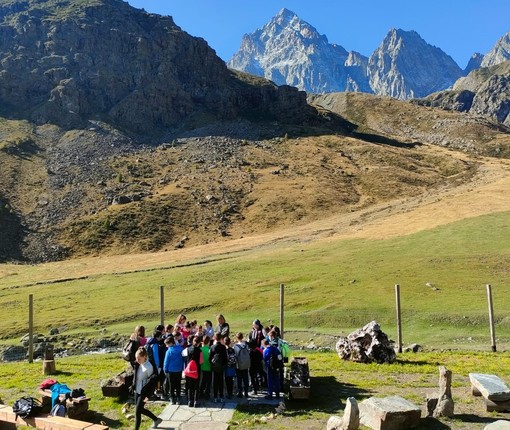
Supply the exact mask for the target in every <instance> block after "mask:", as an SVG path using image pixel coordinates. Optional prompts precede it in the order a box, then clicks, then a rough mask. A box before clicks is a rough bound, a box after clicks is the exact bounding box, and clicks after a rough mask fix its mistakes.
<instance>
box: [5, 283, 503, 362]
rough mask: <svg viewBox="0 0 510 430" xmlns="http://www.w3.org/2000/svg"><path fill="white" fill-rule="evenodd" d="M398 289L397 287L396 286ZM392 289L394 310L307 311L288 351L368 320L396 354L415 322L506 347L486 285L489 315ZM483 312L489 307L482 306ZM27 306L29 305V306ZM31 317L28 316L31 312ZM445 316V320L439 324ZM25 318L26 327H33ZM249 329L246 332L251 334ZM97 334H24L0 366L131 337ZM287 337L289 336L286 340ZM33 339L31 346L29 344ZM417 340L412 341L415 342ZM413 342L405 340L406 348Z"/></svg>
mask: <svg viewBox="0 0 510 430" xmlns="http://www.w3.org/2000/svg"><path fill="white" fill-rule="evenodd" d="M395 287H397V286H395ZM397 290H398V288H396V299H397V300H396V308H395V310H389V309H375V310H349V311H345V310H343V311H339V312H338V313H334V312H329V313H328V314H326V313H324V312H321V310H317V311H311V312H309V313H308V314H307V322H308V327H307V328H303V329H300V330H293V331H289V332H284V333H285V334H284V337H285V338H286V340H287V341H288V342H289V344H290V346H291V348H292V349H310V350H324V349H325V350H328V349H334V345H335V343H336V341H337V339H338V338H339V337H340V336H347V335H348V334H349V332H345V331H343V332H338V333H335V334H333V335H332V334H326V333H324V332H322V333H321V332H320V330H319V329H315V328H314V327H349V328H352V329H355V328H361V327H363V326H364V325H366V324H368V323H369V322H371V321H377V322H378V323H380V324H381V327H382V329H383V331H384V332H385V333H386V334H387V335H388V337H390V339H393V340H394V342H395V347H396V349H398V351H399V352H401V350H402V331H403V332H404V338H405V335H406V327H408V326H410V325H414V324H415V323H416V321H417V320H418V319H419V320H420V322H421V324H429V325H430V331H431V332H433V331H434V330H435V328H434V327H435V326H440V327H443V326H445V325H448V326H450V327H451V328H452V332H455V336H454V337H452V338H451V343H453V344H457V345H458V346H459V347H461V348H463V349H471V348H470V347H471V346H472V345H475V344H476V345H480V344H485V345H487V348H489V347H490V348H491V349H492V351H496V341H498V342H500V341H501V342H503V343H505V342H506V343H508V342H510V339H504V338H500V339H497V338H496V331H497V330H499V331H500V332H502V333H505V334H508V333H510V319H509V318H508V317H507V316H505V315H503V316H499V317H498V318H495V317H494V309H493V306H492V297H491V291H490V285H487V297H488V303H489V316H488V317H487V314H485V315H484V314H483V313H482V312H477V313H476V314H466V313H460V311H459V313H457V314H456V313H452V312H448V313H445V314H444V315H443V316H442V315H440V314H438V313H437V312H426V311H419V312H417V311H414V310H406V311H405V312H404V313H403V314H402V312H401V310H400V306H399V295H398V294H399V293H397ZM161 303H163V291H161ZM483 305H484V307H485V309H487V304H483ZM29 307H30V302H29ZM284 310H285V306H284V295H283V284H282V285H281V286H280V321H279V324H277V325H280V327H281V328H283V326H284V324H283V322H284ZM29 315H30V312H29ZM442 318H444V320H442ZM164 319H165V310H164V306H163V304H162V305H161V321H163V320H164ZM30 320H31V318H30V317H29V321H28V323H29V327H30V324H31V321H30ZM298 322H300V323H301V325H302V321H298V320H297V319H296V316H291V317H290V318H288V319H287V320H285V323H286V324H288V325H290V326H293V327H297V326H300V324H298ZM249 329H250V328H247V330H246V331H249ZM95 331H96V332H97V335H95V336H94V337H90V336H87V337H86V336H79V335H75V334H69V332H68V328H67V327H59V328H52V329H50V330H49V332H48V333H47V334H40V333H32V334H30V333H31V329H30V328H29V330H28V333H27V334H25V335H24V336H23V337H21V338H20V339H19V340H18V341H15V340H10V341H8V342H7V341H6V342H4V343H0V362H11V361H25V360H28V361H32V360H42V359H43V358H44V356H45V352H46V350H47V348H48V347H50V348H52V350H53V355H54V356H55V357H66V356H72V355H82V354H97V353H112V352H118V353H119V357H120V355H121V354H120V353H121V350H122V348H123V346H124V345H125V344H126V343H127V341H128V340H129V334H127V333H125V334H118V333H112V332H109V331H108V330H107V329H106V328H102V329H100V330H97V327H95ZM287 335H289V337H287ZM30 339H32V343H31V342H30ZM413 341H416V339H413ZM410 343H414V342H408V344H410Z"/></svg>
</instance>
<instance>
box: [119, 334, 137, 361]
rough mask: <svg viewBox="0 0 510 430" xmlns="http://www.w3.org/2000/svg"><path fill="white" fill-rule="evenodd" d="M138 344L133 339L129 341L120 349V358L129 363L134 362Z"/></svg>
mask: <svg viewBox="0 0 510 430" xmlns="http://www.w3.org/2000/svg"><path fill="white" fill-rule="evenodd" d="M138 346H139V342H138V341H137V340H134V339H129V340H128V342H127V343H126V344H125V345H124V348H122V358H123V359H124V360H126V361H129V362H130V363H133V362H134V361H135V353H136V350H137V349H138Z"/></svg>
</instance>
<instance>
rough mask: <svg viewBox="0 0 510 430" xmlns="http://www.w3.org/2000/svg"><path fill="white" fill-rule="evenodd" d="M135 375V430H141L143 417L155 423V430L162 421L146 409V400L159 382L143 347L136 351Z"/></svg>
mask: <svg viewBox="0 0 510 430" xmlns="http://www.w3.org/2000/svg"><path fill="white" fill-rule="evenodd" d="M135 356H136V365H135V374H134V378H133V386H132V389H133V391H134V394H135V430H139V428H140V424H141V422H142V415H145V416H147V417H149V418H150V419H151V420H152V421H154V425H153V428H157V427H158V425H159V424H161V422H162V420H161V419H160V418H158V417H157V416H156V415H154V414H153V413H152V412H151V411H149V410H148V409H145V399H146V398H147V397H149V396H150V395H151V393H153V392H154V389H155V388H156V383H157V381H158V375H157V373H154V368H153V367H152V364H151V363H150V361H149V360H148V355H147V350H146V349H145V348H144V347H143V346H141V347H140V348H138V351H136V354H135Z"/></svg>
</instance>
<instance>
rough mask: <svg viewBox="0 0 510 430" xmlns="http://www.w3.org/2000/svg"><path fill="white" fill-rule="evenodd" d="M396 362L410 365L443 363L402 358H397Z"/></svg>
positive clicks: (437, 364) (438, 364)
mask: <svg viewBox="0 0 510 430" xmlns="http://www.w3.org/2000/svg"><path fill="white" fill-rule="evenodd" d="M395 363H398V364H407V365H410V366H441V365H443V363H440V362H439V361H432V360H429V361H423V360H401V359H399V358H397V359H396V360H395Z"/></svg>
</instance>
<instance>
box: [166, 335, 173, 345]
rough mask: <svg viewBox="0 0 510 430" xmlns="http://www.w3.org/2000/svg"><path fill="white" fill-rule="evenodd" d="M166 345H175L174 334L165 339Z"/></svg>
mask: <svg viewBox="0 0 510 430" xmlns="http://www.w3.org/2000/svg"><path fill="white" fill-rule="evenodd" d="M165 345H175V339H174V337H173V336H168V337H167V338H166V339H165Z"/></svg>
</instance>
